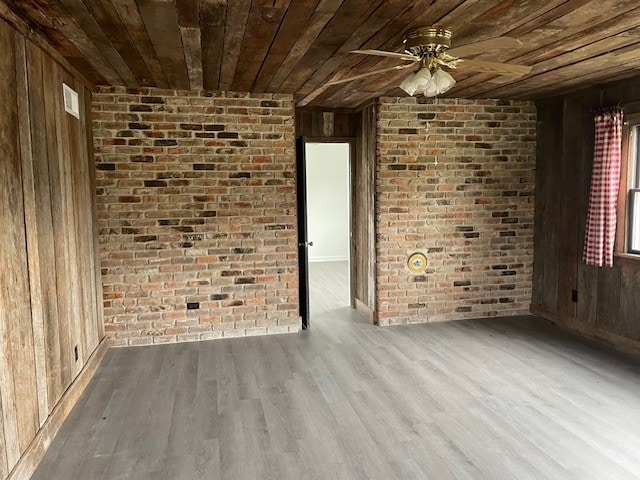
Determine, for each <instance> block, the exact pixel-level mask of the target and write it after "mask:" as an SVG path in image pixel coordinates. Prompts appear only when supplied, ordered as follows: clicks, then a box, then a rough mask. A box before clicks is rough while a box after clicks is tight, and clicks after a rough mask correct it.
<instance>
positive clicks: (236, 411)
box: [33, 263, 640, 480]
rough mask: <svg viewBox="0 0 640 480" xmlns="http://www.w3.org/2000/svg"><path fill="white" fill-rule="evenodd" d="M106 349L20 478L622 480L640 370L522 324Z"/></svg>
mask: <svg viewBox="0 0 640 480" xmlns="http://www.w3.org/2000/svg"><path fill="white" fill-rule="evenodd" d="M311 272H312V287H311V291H312V319H311V321H312V323H311V326H312V328H311V330H310V331H305V332H302V333H300V334H296V335H282V336H269V337H254V338H240V339H230V340H216V341H212V342H200V343H191V344H178V345H166V346H156V347H139V348H128V349H114V350H111V351H109V352H107V355H106V358H105V360H104V363H103V364H102V366H101V367H100V369H99V371H98V373H97V374H96V376H95V378H94V380H93V381H92V382H91V384H90V385H89V387H88V388H87V390H86V392H85V394H84V396H83V397H82V399H81V400H80V402H79V404H78V405H77V407H76V408H75V409H74V411H73V412H72V414H71V416H70V417H69V419H68V421H67V422H66V424H65V426H64V427H63V429H62V430H61V432H60V433H59V435H58V436H57V437H56V439H55V441H54V442H53V444H52V446H51V448H50V450H49V451H48V453H47V455H46V458H45V459H44V461H43V462H42V463H41V465H40V467H39V469H38V471H37V472H36V473H35V475H34V476H33V479H34V480H45V479H46V480H71V479H92V480H98V479H158V480H159V479H200V478H205V479H217V478H224V479H295V480H298V479H323V480H325V479H384V480H390V479H437V480H441V479H473V480H479V479H490V480H495V479H509V480H513V479H518V480H522V479H536V480H539V479H580V480H584V479H598V480H601V479H611V480H622V479H637V478H640V362H639V361H636V360H634V359H631V358H628V357H625V356H623V355H621V354H617V353H615V352H612V351H611V350H608V349H607V348H605V347H601V346H599V345H596V344H593V343H590V342H588V341H585V340H581V339H579V338H576V337H573V336H570V335H567V334H564V333H562V332H560V331H558V329H556V328H555V327H553V326H551V325H549V324H547V323H546V322H543V321H541V320H539V319H536V318H533V317H518V318H507V319H491V320H476V321H464V322H452V323H443V324H431V325H429V324H423V325H411V326H399V327H386V328H380V327H375V326H372V325H369V324H368V322H366V321H365V320H364V319H362V318H361V317H359V316H358V315H357V314H356V313H355V312H354V311H353V310H351V309H350V308H349V307H348V306H347V304H348V295H347V293H346V292H347V290H346V289H347V286H346V285H347V276H346V268H345V266H344V264H339V263H336V264H332V265H329V264H312V265H311Z"/></svg>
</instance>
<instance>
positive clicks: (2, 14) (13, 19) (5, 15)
mask: <svg viewBox="0 0 640 480" xmlns="http://www.w3.org/2000/svg"><path fill="white" fill-rule="evenodd" d="M23 3H25V2H23ZM0 18H1V19H3V20H4V21H6V22H7V23H9V24H10V25H11V26H12V27H13V28H15V29H16V30H17V31H18V32H20V33H21V34H22V35H24V36H25V37H26V38H27V39H29V40H30V41H31V42H33V43H34V44H36V45H37V46H38V47H40V48H42V49H43V50H44V51H45V52H47V54H48V55H50V56H51V57H52V58H53V59H54V61H56V62H57V63H58V64H59V65H60V66H61V67H62V68H64V69H66V70H68V71H69V72H73V73H74V76H75V77H76V78H78V80H79V81H80V82H81V83H82V84H84V86H85V87H87V88H88V89H89V90H93V89H94V88H95V85H96V83H95V81H96V80H99V79H101V78H102V77H100V75H99V74H98V73H97V72H96V71H95V70H93V67H90V68H91V71H92V72H94V73H95V76H94V75H90V78H87V76H86V75H83V70H78V69H77V68H76V67H75V66H74V65H73V64H72V63H71V62H69V60H68V59H67V58H66V57H64V56H63V55H62V54H61V53H60V52H58V51H57V50H56V49H55V48H54V46H53V45H52V43H51V42H50V41H49V40H47V36H46V35H45V34H44V33H41V32H40V29H39V28H37V29H34V28H33V26H32V25H30V24H29V23H27V21H25V20H24V19H23V18H20V17H19V16H18V15H17V14H16V13H15V11H14V10H12V9H11V8H10V7H9V5H7V3H6V2H5V1H4V0H0ZM69 46H70V48H69V51H73V50H74V49H75V47H74V46H73V45H72V44H71V43H69ZM78 53H79V52H78ZM91 71H90V72H89V73H91ZM84 72H85V73H86V70H84Z"/></svg>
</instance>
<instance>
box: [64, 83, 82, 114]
mask: <svg viewBox="0 0 640 480" xmlns="http://www.w3.org/2000/svg"><path fill="white" fill-rule="evenodd" d="M62 91H63V92H64V109H65V110H66V111H67V113H70V114H71V115H73V116H74V117H76V118H80V105H79V103H78V92H76V91H75V90H74V89H73V88H71V87H70V86H69V85H67V84H66V83H63V84H62Z"/></svg>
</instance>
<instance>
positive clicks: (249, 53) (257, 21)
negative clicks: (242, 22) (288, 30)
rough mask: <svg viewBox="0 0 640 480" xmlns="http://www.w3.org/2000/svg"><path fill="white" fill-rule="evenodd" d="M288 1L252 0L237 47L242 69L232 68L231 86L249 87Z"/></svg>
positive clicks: (239, 89) (235, 87) (237, 88)
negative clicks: (239, 45) (233, 72)
mask: <svg viewBox="0 0 640 480" xmlns="http://www.w3.org/2000/svg"><path fill="white" fill-rule="evenodd" d="M290 2H291V0H252V2H251V10H250V11H249V18H248V21H247V28H246V30H245V34H244V40H243V42H242V48H241V50H240V58H241V59H246V61H245V62H244V64H243V68H242V69H236V73H235V76H234V78H233V83H232V84H231V89H232V90H235V91H239V92H248V91H250V90H251V87H252V86H253V82H254V80H255V78H256V77H257V75H258V72H259V71H260V68H261V67H262V63H263V62H264V59H265V58H266V56H267V52H268V51H269V49H270V48H271V45H272V43H273V40H274V38H275V37H276V34H277V33H278V29H279V28H280V23H281V22H282V19H283V18H284V16H285V14H286V12H287V9H288V8H289V3H290Z"/></svg>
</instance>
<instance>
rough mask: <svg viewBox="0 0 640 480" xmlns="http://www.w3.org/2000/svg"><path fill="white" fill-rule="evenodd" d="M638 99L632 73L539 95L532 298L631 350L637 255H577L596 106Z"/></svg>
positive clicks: (536, 308)
mask: <svg viewBox="0 0 640 480" xmlns="http://www.w3.org/2000/svg"><path fill="white" fill-rule="evenodd" d="M638 101H640V82H639V81H638V79H635V80H632V81H622V82H617V83H614V84H609V85H605V86H602V87H598V88H591V89H588V90H583V91H580V92H575V93H573V94H571V95H567V96H564V97H556V98H551V99H547V100H544V101H540V102H538V104H537V106H538V136H537V137H538V144H537V163H536V213H535V215H536V216H535V254H534V275H533V299H532V305H531V310H532V312H533V313H536V314H538V315H540V316H543V317H545V318H548V319H550V320H553V321H555V322H557V323H560V324H564V325H565V326H568V327H570V328H573V329H576V330H579V331H582V332H583V333H585V334H587V335H591V336H595V337H598V338H601V339H604V340H606V341H608V342H611V343H614V344H617V345H618V346H624V347H630V348H634V349H638V348H640V344H639V343H637V342H639V341H640V321H639V320H640V260H626V261H621V260H620V259H619V258H617V259H616V260H615V266H614V268H596V267H591V266H587V265H585V264H584V263H583V262H582V249H583V244H584V231H585V224H586V216H587V206H588V202H589V186H590V181H591V168H592V163H593V139H594V122H593V115H594V114H593V107H595V106H598V105H613V104H617V103H618V102H619V103H621V104H623V105H625V104H630V103H636V102H638ZM574 290H575V291H576V292H577V301H574V300H573V299H572V292H573V291H574ZM639 351H640V350H639Z"/></svg>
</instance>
